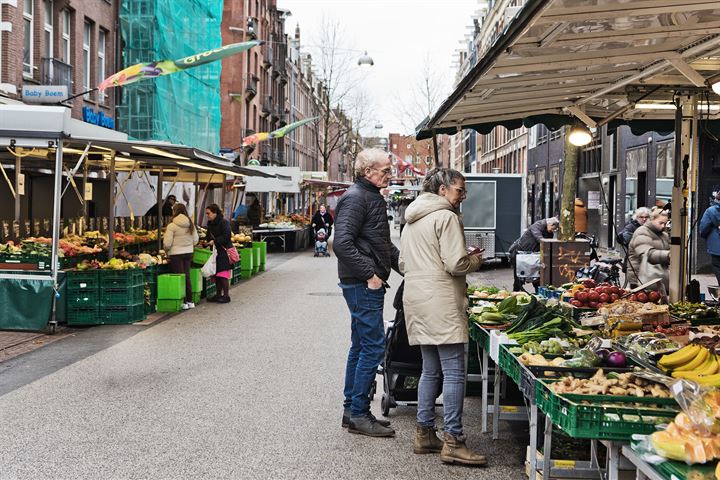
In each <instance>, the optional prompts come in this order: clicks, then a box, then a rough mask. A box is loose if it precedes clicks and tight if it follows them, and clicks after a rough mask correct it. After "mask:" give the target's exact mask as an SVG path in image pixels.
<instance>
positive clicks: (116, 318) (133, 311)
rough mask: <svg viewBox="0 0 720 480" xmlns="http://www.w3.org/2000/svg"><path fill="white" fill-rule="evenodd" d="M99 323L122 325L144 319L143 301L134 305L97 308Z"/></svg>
mask: <svg viewBox="0 0 720 480" xmlns="http://www.w3.org/2000/svg"><path fill="white" fill-rule="evenodd" d="M98 317H99V318H100V323H103V324H105V325H124V324H128V323H135V322H140V321H142V320H145V303H144V302H141V303H136V304H134V305H124V306H119V305H113V306H108V307H101V308H100V309H99V310H98Z"/></svg>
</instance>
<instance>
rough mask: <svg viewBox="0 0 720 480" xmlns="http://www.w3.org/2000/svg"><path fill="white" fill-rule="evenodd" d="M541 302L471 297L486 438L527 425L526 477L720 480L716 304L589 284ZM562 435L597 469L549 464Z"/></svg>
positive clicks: (491, 290)
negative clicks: (509, 426)
mask: <svg viewBox="0 0 720 480" xmlns="http://www.w3.org/2000/svg"><path fill="white" fill-rule="evenodd" d="M539 293H542V295H530V294H526V293H524V292H520V293H510V292H506V291H503V290H501V289H498V288H496V287H494V286H487V285H476V286H471V287H469V289H468V299H469V312H468V313H469V321H470V336H471V338H472V339H473V340H474V341H475V342H476V344H477V346H478V356H479V361H480V365H481V368H482V376H481V378H482V383H483V385H482V389H483V400H482V407H481V408H482V412H481V419H482V429H483V431H484V432H485V431H487V430H488V423H489V417H490V416H492V433H493V438H498V433H499V431H498V422H499V420H501V419H502V420H508V421H522V422H529V426H530V445H529V447H528V465H529V467H528V472H529V475H530V478H538V477H541V478H607V479H610V480H612V479H617V478H619V475H620V472H622V471H625V470H629V471H638V472H645V473H641V474H642V475H646V477H647V478H663V479H670V478H699V479H704V478H708V479H710V478H712V479H715V478H720V467H718V466H717V460H718V459H720V436H718V435H720V430H718V429H717V427H716V425H717V424H720V403H719V400H720V393H719V392H718V391H717V390H716V388H718V387H720V318H718V310H717V305H716V304H713V302H711V301H709V302H707V303H702V304H693V303H688V302H677V303H673V304H668V303H666V301H667V299H665V298H662V297H661V296H660V295H657V294H654V293H655V292H651V291H645V290H638V291H632V292H631V291H628V290H624V289H621V288H619V287H617V286H613V285H609V284H600V285H595V284H594V282H592V281H585V282H581V283H577V284H566V285H563V287H561V288H540V289H539ZM491 386H492V392H491V391H490V388H491ZM510 390H513V391H514V392H516V393H517V394H518V396H519V398H521V399H522V401H521V402H519V403H518V402H516V403H514V404H513V403H511V397H512V395H509V394H507V392H508V391H510ZM503 392H506V394H505V395H503ZM488 398H489V399H490V402H491V404H488V403H489V402H488ZM543 419H544V420H543ZM557 436H560V438H561V439H565V438H569V439H572V440H578V441H579V440H582V441H588V442H589V446H590V448H588V449H587V450H588V451H589V458H583V459H575V458H573V459H565V458H553V457H552V455H551V452H552V451H553V438H554V437H557ZM540 444H541V445H542V447H541V448H539V445H540ZM648 472H651V473H648ZM716 472H717V473H716ZM638 475H640V474H638ZM673 475H674V477H673ZM691 475H696V476H691ZM716 475H717V477H716ZM638 478H644V477H641V476H638Z"/></svg>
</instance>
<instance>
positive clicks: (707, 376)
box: [658, 345, 720, 387]
mask: <svg viewBox="0 0 720 480" xmlns="http://www.w3.org/2000/svg"><path fill="white" fill-rule="evenodd" d="M658 367H660V368H661V369H663V370H665V371H666V372H672V373H671V375H672V377H673V378H684V379H687V380H692V381H694V382H697V383H699V384H701V385H705V386H712V387H720V356H718V355H716V354H715V353H713V352H711V351H710V350H708V349H707V348H705V347H702V346H700V345H688V346H686V347H683V348H681V349H680V350H678V351H677V352H675V353H671V354H670V355H663V356H662V358H660V360H659V361H658Z"/></svg>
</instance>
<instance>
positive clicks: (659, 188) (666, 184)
mask: <svg viewBox="0 0 720 480" xmlns="http://www.w3.org/2000/svg"><path fill="white" fill-rule="evenodd" d="M656 161H657V179H656V181H655V203H656V204H657V205H658V206H662V205H665V204H666V203H667V202H669V201H670V199H671V198H672V186H673V176H674V173H675V141H674V140H671V141H669V142H662V143H658V144H657V155H656Z"/></svg>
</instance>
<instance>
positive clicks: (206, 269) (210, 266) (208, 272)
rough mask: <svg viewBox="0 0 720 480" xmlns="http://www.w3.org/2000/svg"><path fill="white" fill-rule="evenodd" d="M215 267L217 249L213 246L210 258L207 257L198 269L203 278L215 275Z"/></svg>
mask: <svg viewBox="0 0 720 480" xmlns="http://www.w3.org/2000/svg"><path fill="white" fill-rule="evenodd" d="M216 268H217V250H215V247H213V250H212V254H211V255H210V258H208V259H207V262H205V265H203V266H202V268H201V269H200V273H202V276H203V277H205V278H210V277H212V276H213V275H215V269H216Z"/></svg>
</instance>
